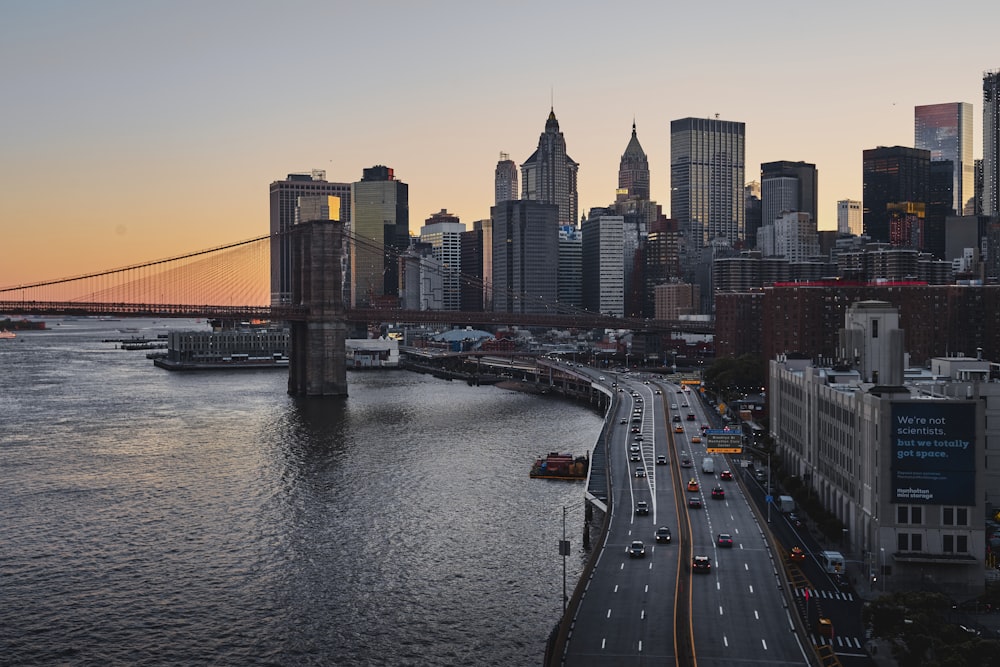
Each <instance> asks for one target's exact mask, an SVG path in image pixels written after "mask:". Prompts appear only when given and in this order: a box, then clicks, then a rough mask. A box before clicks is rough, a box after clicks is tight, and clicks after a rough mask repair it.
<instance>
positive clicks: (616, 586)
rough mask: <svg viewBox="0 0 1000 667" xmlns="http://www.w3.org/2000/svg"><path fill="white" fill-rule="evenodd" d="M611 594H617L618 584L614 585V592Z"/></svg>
mask: <svg viewBox="0 0 1000 667" xmlns="http://www.w3.org/2000/svg"><path fill="white" fill-rule="evenodd" d="M612 592H614V593H617V592H618V584H615V590H614V591H612Z"/></svg>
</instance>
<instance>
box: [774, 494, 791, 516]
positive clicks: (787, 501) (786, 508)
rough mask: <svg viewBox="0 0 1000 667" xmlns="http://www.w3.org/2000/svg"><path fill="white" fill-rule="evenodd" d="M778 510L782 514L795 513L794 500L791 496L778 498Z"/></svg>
mask: <svg viewBox="0 0 1000 667" xmlns="http://www.w3.org/2000/svg"><path fill="white" fill-rule="evenodd" d="M778 509H779V510H780V511H781V513H782V514H788V513H789V512H794V511H795V499H794V498H792V497H791V496H778Z"/></svg>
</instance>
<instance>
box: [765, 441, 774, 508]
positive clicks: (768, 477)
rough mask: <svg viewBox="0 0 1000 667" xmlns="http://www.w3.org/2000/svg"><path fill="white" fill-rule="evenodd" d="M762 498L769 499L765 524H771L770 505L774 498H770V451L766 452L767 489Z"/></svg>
mask: <svg viewBox="0 0 1000 667" xmlns="http://www.w3.org/2000/svg"><path fill="white" fill-rule="evenodd" d="M764 496H765V497H767V498H770V500H769V501H768V503H767V522H768V523H771V504H772V503H773V502H774V498H773V497H772V496H771V450H770V449H769V450H767V489H765V490H764Z"/></svg>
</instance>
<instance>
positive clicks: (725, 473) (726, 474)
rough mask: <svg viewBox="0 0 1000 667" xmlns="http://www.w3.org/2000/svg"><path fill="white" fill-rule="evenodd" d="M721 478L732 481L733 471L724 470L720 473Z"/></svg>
mask: <svg viewBox="0 0 1000 667" xmlns="http://www.w3.org/2000/svg"><path fill="white" fill-rule="evenodd" d="M719 479H723V480H726V481H732V479H733V473H731V472H730V471H728V470H723V471H722V472H720V473H719Z"/></svg>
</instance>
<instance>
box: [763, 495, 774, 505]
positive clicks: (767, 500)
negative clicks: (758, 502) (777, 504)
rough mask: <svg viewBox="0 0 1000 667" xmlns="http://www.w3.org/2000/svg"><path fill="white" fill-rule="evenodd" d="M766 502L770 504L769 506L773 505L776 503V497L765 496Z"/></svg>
mask: <svg viewBox="0 0 1000 667" xmlns="http://www.w3.org/2000/svg"><path fill="white" fill-rule="evenodd" d="M764 502H765V503H768V504H770V503H773V502H774V496H772V495H766V496H764Z"/></svg>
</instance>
